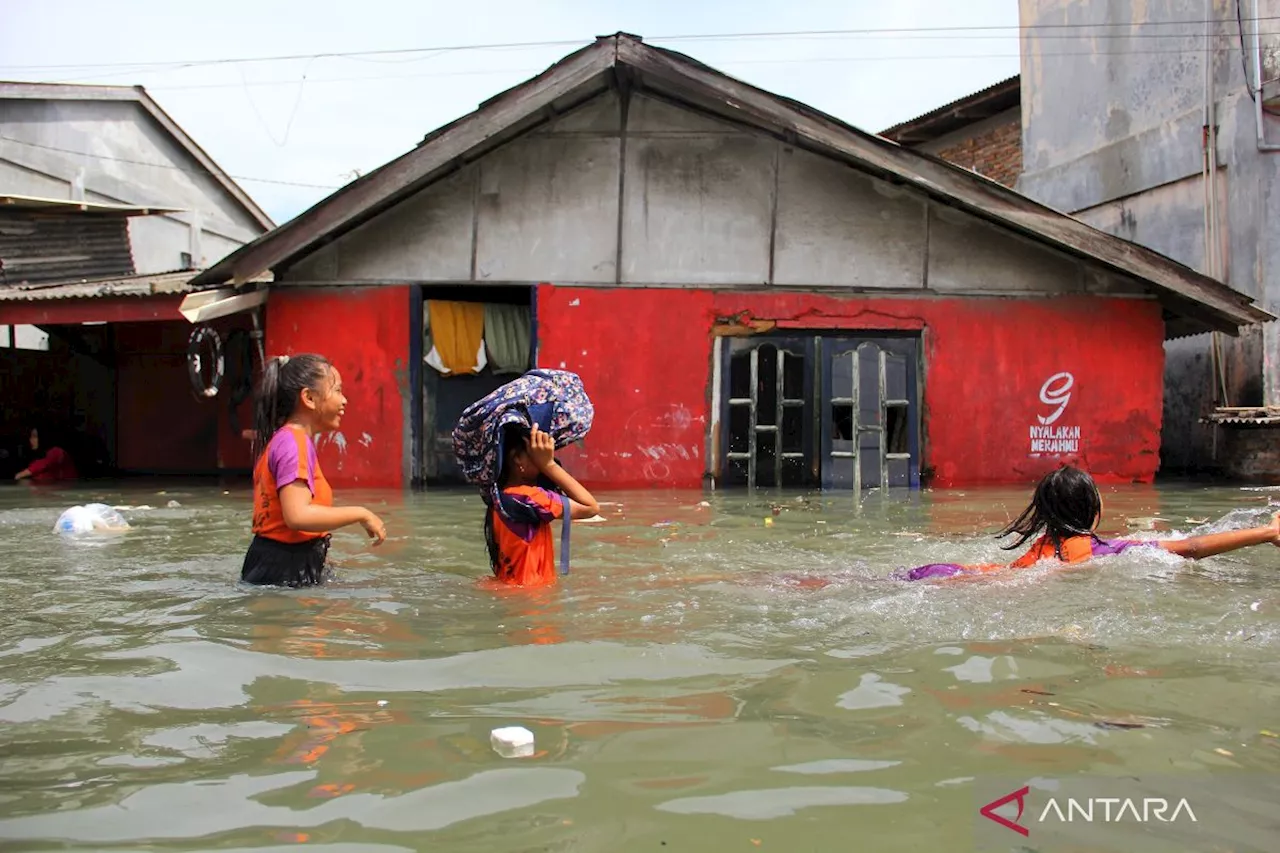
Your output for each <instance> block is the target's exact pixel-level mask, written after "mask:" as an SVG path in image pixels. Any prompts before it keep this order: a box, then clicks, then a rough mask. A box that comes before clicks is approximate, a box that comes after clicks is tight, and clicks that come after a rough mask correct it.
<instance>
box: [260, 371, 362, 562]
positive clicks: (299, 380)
mask: <svg viewBox="0 0 1280 853" xmlns="http://www.w3.org/2000/svg"><path fill="white" fill-rule="evenodd" d="M346 405H347V398H346V397H344V396H343V395H342V377H341V376H340V375H339V374H338V370H337V368H336V367H334V366H333V365H332V364H330V363H329V361H328V360H327V359H326V358H324V357H323V356H319V355H310V354H307V355H295V356H287V355H282V356H278V357H276V358H272V359H270V360H268V361H267V363H266V366H265V367H264V368H263V371H262V380H261V382H260V383H259V385H258V389H257V393H256V395H255V396H254V404H253V406H254V409H253V419H254V432H255V437H254V452H255V453H256V454H257V460H256V462H255V464H254V468H253V534H254V535H253V542H251V543H250V544H249V550H248V552H247V553H246V554H245V555H244V566H243V567H242V568H241V570H240V579H241V580H242V581H245V582H246V583H252V584H262V585H272V586H291V587H298V586H312V585H314V584H318V583H322V582H323V581H324V576H325V559H326V557H327V556H328V553H329V531H331V530H333V529H335V528H338V527H346V526H347V525H349V524H359V525H361V526H362V527H364V529H365V532H367V533H368V534H369V538H370V539H372V540H374V541H373V544H374V545H379V544H381V543H382V542H383V541H384V540H385V539H386V538H387V529H386V526H385V525H383V523H382V520H381V519H379V518H378V517H377V516H376V515H374V514H373V513H372V512H370V511H369V510H367V509H365V508H364V507H362V506H351V507H335V506H334V505H333V490H332V489H331V488H329V483H328V481H327V480H325V478H324V473H323V472H322V471H321V470H320V461H319V459H318V458H317V456H316V445H315V435H316V433H318V432H327V431H332V430H336V429H337V428H338V426H339V424H340V422H341V420H342V415H343V413H344V411H345V409H346Z"/></svg>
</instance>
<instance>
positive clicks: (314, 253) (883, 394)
mask: <svg viewBox="0 0 1280 853" xmlns="http://www.w3.org/2000/svg"><path fill="white" fill-rule="evenodd" d="M264 276H270V277H271V279H272V280H273V283H272V284H271V286H270V294H269V298H268V301H267V308H266V349H267V352H268V354H273V353H290V352H300V351H319V352H322V353H324V354H326V355H328V356H329V357H330V358H331V359H332V360H333V361H334V362H335V363H336V364H337V365H338V367H339V368H340V369H341V370H342V371H343V376H344V382H345V394H346V395H347V397H348V399H349V404H348V408H347V414H346V418H345V420H344V426H343V434H341V435H337V436H334V437H332V438H331V439H330V440H329V441H327V442H326V443H325V445H324V446H323V447H322V448H321V454H322V459H323V460H324V464H325V468H326V472H327V473H328V475H329V477H330V479H332V480H333V481H334V482H346V483H360V484H365V485H391V486H397V485H404V484H408V483H410V482H437V481H449V480H451V479H453V478H456V469H455V468H454V466H453V461H452V450H451V446H450V441H449V433H450V430H451V428H452V425H453V422H454V421H455V420H456V418H457V415H458V413H459V412H461V410H462V408H463V407H465V405H467V404H468V403H469V402H471V401H473V400H475V399H478V398H479V397H480V396H482V395H484V394H485V393H487V392H488V391H490V390H492V389H493V388H495V387H497V385H499V384H501V383H502V382H505V381H507V379H509V378H510V377H511V376H512V375H515V374H517V373H519V372H520V371H521V370H523V369H525V368H528V367H530V366H533V365H538V366H543V367H553V368H563V369H567V370H573V371H575V372H577V373H579V374H580V375H581V376H582V377H583V380H584V382H585V384H586V387H587V390H588V392H589V393H590V394H591V396H592V399H593V400H594V402H595V406H596V420H595V426H594V428H593V430H592V432H591V433H590V434H589V435H588V436H587V438H586V439H585V440H584V441H583V442H582V443H581V444H580V445H578V446H576V447H574V448H571V449H568V450H566V451H565V454H564V456H565V460H566V462H567V463H568V464H571V465H573V467H574V470H575V471H576V472H577V473H578V474H579V475H580V476H581V477H582V478H583V479H584V481H587V482H589V483H593V484H597V485H599V484H605V485H612V486H662V487H693V486H698V485H700V484H703V483H704V482H710V483H713V484H715V485H717V486H719V485H727V486H732V485H747V486H758V487H774V486H782V487H815V486H821V487H826V488H836V489H840V488H847V489H859V488H871V487H889V486H914V485H918V484H920V483H921V482H930V481H931V482H933V483H936V484H938V485H964V484H977V483H1013V482H1024V481H1028V480H1031V479H1033V478H1035V477H1037V476H1039V475H1040V474H1042V473H1043V472H1044V471H1046V470H1048V469H1050V468H1052V467H1054V466H1056V465H1059V464H1061V463H1062V462H1064V461H1074V462H1078V463H1081V464H1084V465H1086V466H1087V467H1088V468H1089V469H1090V470H1092V471H1093V472H1094V474H1095V475H1096V476H1098V478H1099V479H1101V480H1104V481H1106V480H1111V481H1148V480H1150V479H1151V478H1152V477H1153V475H1154V474H1155V472H1156V468H1157V466H1158V447H1159V435H1160V417H1161V399H1162V388H1161V371H1162V367H1163V358H1164V356H1163V348H1162V344H1163V342H1164V340H1165V339H1166V338H1171V337H1176V336H1180V335H1187V334H1192V333H1196V332H1201V331H1206V330H1217V331H1222V332H1225V333H1227V334H1236V333H1237V332H1238V330H1239V329H1240V328H1241V327H1244V326H1249V325H1251V324H1254V323H1257V322H1260V321H1264V320H1267V319H1270V318H1271V315H1269V314H1268V313H1266V312H1265V311H1263V310H1261V309H1260V308H1258V307H1257V306H1256V305H1254V304H1253V302H1252V300H1250V299H1249V298H1248V297H1246V296H1244V295H1243V294H1241V293H1239V292H1237V291H1235V290H1233V289H1231V288H1230V287H1228V286H1226V285H1224V284H1222V283H1220V282H1218V281H1215V280H1213V279H1210V278H1207V277H1205V276H1203V275H1201V274H1199V273H1197V272H1195V271H1194V270H1192V269H1190V268H1188V267H1186V266H1183V265H1182V264H1179V263H1176V262H1174V261H1172V260H1170V259H1169V258H1167V257H1165V256H1163V255H1160V254H1158V253H1156V252H1153V251H1151V250H1149V249H1145V248H1143V247H1141V246H1137V245H1135V244H1133V243H1130V242H1127V241H1125V240H1122V239H1119V238H1116V237H1113V236H1111V235H1108V234H1105V233H1103V232H1101V231H1098V230H1096V229H1094V228H1091V227H1089V226H1087V225H1085V224H1084V223H1082V222H1080V221H1078V220H1076V219H1073V218H1071V217H1070V216H1067V215H1064V214H1063V213H1060V212H1058V211H1056V210H1052V209H1050V208H1048V207H1045V206H1044V205H1042V204H1038V203H1036V202H1034V201H1032V200H1031V199H1029V198H1026V197H1025V196H1022V195H1020V194H1018V193H1017V192H1015V191H1013V190H1012V189H1010V188H1008V187H1006V186H1002V185H1001V184H999V183H996V182H994V181H992V180H989V179H988V178H986V177H984V176H982V175H980V174H976V173H975V172H973V171H971V170H967V169H963V168H959V167H957V166H955V165H953V164H950V163H947V162H946V161H944V160H942V159H940V158H938V157H935V156H932V155H930V154H928V153H925V152H922V151H919V150H913V149H911V148H908V147H904V146H902V145H899V144H897V143H895V142H893V141H891V140H888V139H885V138H883V137H880V136H876V135H874V134H870V133H866V132H863V131H861V130H858V129H857V128H854V127H851V126H849V125H848V124H846V123H844V122H842V121H840V120H838V119H836V118H834V117H832V116H829V115H825V114H823V113H821V112H819V111H818V110H815V109H813V108H811V107H809V106H806V105H804V104H802V103H798V102H796V101H794V100H790V99H788V98H785V97H783V96H780V95H777V94H773V93H770V92H767V91H763V90H761V89H758V88H756V87H753V86H750V85H748V84H746V83H744V82H742V81H739V80H736V79H733V78H731V77H729V76H727V75H725V74H722V73H720V72H718V71H716V70H715V69H713V68H710V67H708V66H706V65H703V64H702V63H700V62H698V61H696V60H695V59H692V58H690V57H688V56H684V55H681V54H678V53H675V52H672V51H669V50H664V49H661V48H657V47H654V46H651V45H648V44H645V43H644V41H643V40H642V39H640V38H639V37H637V36H633V35H628V34H625V33H619V34H616V35H612V36H607V37H602V38H599V39H597V40H596V41H595V42H594V43H593V44H591V45H588V46H587V47H584V48H582V49H581V50H578V51H575V52H574V53H572V54H570V55H568V56H566V57H565V58H564V59H562V60H560V61H559V62H557V63H556V64H554V65H553V66H551V67H550V68H548V69H547V70H546V71H545V72H543V73H542V74H540V75H538V76H537V77H534V78H533V79H531V80H528V81H526V82H525V83H522V84H520V85H519V86H516V87H514V88H512V89H509V90H507V91H505V92H502V93H499V94H497V95H495V96H494V97H493V98H491V99H489V100H488V101H486V102H484V103H483V104H481V105H480V107H479V108H478V109H477V110H476V111H475V112H473V113H471V114H469V115H467V116H464V117H462V118H460V119H458V120H457V121H454V122H452V123H450V124H448V125H446V126H444V127H442V128H440V129H439V130H436V131H434V132H432V133H431V134H429V135H428V136H427V137H426V138H425V139H424V140H423V141H422V143H421V144H420V145H418V146H417V147H416V148H414V149H413V150H412V151H409V152H407V153H406V154H404V155H402V156H401V157H399V158H397V159H395V160H393V161H391V162H390V163H387V164H386V165H384V166H382V167H381V168H379V169H377V170H375V171H374V172H371V173H370V174H367V175H365V176H363V177H361V178H359V179H358V180H356V181H354V182H353V183H351V184H350V185H348V186H346V187H344V188H343V189H341V190H339V191H337V192H335V193H334V194H333V195H331V196H329V197H328V198H326V199H324V200H323V201H321V202H320V203H318V204H317V205H316V206H314V207H313V208H311V209H310V210H308V211H306V212H304V213H303V214H301V215H300V216H298V217H297V218H295V219H293V220H291V221H290V222H288V223H285V224H284V225H282V226H280V227H278V228H276V229H274V230H273V231H271V232H269V233H267V234H265V235H263V236H262V237H260V238H258V239H257V240H255V241H253V242H252V243H250V244H248V245H246V246H244V247H243V248H241V249H238V250H237V251H235V252H233V253H232V254H230V255H229V256H227V257H226V258H224V259H223V260H222V261H220V262H219V263H217V264H215V265H214V266H213V267H212V268H211V269H209V270H207V271H206V272H204V273H202V274H201V275H200V276H199V277H198V278H197V279H196V284H197V285H199V286H204V287H216V288H221V289H222V290H223V291H225V292H226V293H228V294H230V293H237V292H242V291H244V290H251V289H253V288H254V287H256V286H255V285H251V284H248V282H250V281H252V280H253V279H255V278H260V277H264Z"/></svg>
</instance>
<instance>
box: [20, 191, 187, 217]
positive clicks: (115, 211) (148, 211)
mask: <svg viewBox="0 0 1280 853" xmlns="http://www.w3.org/2000/svg"><path fill="white" fill-rule="evenodd" d="M0 210H23V211H28V212H35V213H84V214H90V215H97V216H151V215H153V214H156V213H178V212H180V211H181V210H182V208H179V207H143V206H139V205H136V204H110V203H108V202H101V201H83V200H77V199H71V198H43V197H41V196H34V195H16V194H14V193H0Z"/></svg>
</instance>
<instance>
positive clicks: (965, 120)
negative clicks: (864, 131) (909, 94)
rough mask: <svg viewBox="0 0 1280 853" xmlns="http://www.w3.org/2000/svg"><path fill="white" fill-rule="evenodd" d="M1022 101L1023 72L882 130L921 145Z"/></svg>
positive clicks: (899, 140) (901, 141)
mask: <svg viewBox="0 0 1280 853" xmlns="http://www.w3.org/2000/svg"><path fill="white" fill-rule="evenodd" d="M1021 103H1022V75H1021V74H1015V75H1013V76H1012V77H1010V78H1008V79H1006V80H1001V81H1000V82H999V83H993V84H991V85H990V86H988V87H987V88H985V89H981V90H979V91H977V92H974V93H973V94H971V95H965V96H964V97H963V98H957V99H956V100H954V101H952V102H951V103H949V104H943V105H942V106H940V107H938V108H937V109H932V110H929V112H927V113H925V114H924V115H919V116H916V117H915V118H913V119H907V120H906V121H903V122H899V123H898V124H895V125H894V126H893V127H889V128H885V129H884V130H882V131H880V135H881V136H883V137H884V138H885V139H892V140H893V141H894V142H896V143H898V144H899V145H919V144H920V143H922V142H929V141H930V140H933V139H937V138H938V137H939V136H943V135H944V134H947V133H950V132H951V131H953V130H957V129H959V128H961V127H964V126H966V125H970V124H973V123H974V122H976V121H982V120H983V119H987V118H991V117H992V116H994V115H999V114H1000V113H1002V112H1006V111H1007V110H1011V109H1013V108H1014V107H1016V106H1018V105H1019V104H1021Z"/></svg>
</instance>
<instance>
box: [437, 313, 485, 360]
mask: <svg viewBox="0 0 1280 853" xmlns="http://www.w3.org/2000/svg"><path fill="white" fill-rule="evenodd" d="M427 311H428V313H429V314H430V319H429V321H428V322H429V323H430V326H431V341H432V343H433V344H434V347H433V348H432V355H435V356H436V357H437V358H438V360H439V362H440V364H439V365H438V366H439V367H443V368H444V369H445V371H447V372H448V373H449V374H451V375H457V374H467V373H479V372H480V371H481V370H482V369H484V363H483V362H482V359H483V358H484V356H483V355H482V353H483V352H484V303H483V302H446V301H443V300H439V299H429V300H427Z"/></svg>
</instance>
